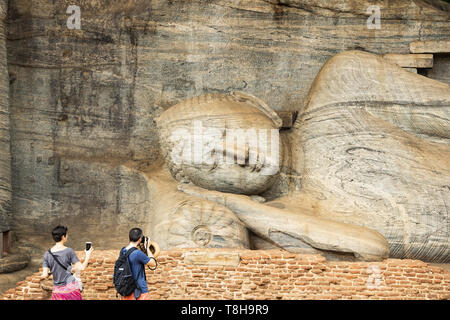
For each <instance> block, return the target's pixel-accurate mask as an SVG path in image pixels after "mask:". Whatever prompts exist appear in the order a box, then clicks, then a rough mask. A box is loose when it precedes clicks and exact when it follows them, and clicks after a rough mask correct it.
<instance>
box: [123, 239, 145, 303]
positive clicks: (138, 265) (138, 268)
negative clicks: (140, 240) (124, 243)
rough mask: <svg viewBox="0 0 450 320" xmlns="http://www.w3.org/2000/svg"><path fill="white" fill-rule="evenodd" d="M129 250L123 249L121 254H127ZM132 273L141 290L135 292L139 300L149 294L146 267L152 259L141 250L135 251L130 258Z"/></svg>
mask: <svg viewBox="0 0 450 320" xmlns="http://www.w3.org/2000/svg"><path fill="white" fill-rule="evenodd" d="M127 251H128V250H127V249H126V248H123V249H122V251H121V254H126V253H127ZM128 261H129V262H130V267H131V273H132V274H133V278H134V280H136V281H137V284H138V286H139V288H137V289H136V290H135V291H134V296H135V298H136V299H137V298H138V297H139V296H140V295H141V293H147V292H148V286H147V280H146V279H145V265H146V264H147V263H148V262H149V261H150V258H149V257H148V256H147V255H146V254H145V253H143V252H142V251H141V250H134V251H133V252H132V253H131V254H130V255H129V256H128Z"/></svg>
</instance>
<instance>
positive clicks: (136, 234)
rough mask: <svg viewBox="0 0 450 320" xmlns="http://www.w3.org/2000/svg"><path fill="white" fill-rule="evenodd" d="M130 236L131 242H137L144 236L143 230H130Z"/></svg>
mask: <svg viewBox="0 0 450 320" xmlns="http://www.w3.org/2000/svg"><path fill="white" fill-rule="evenodd" d="M128 236H129V238H130V241H131V242H137V241H138V240H139V239H140V238H142V236H143V234H142V230H141V229H139V228H133V229H131V230H130V234H129V235H128Z"/></svg>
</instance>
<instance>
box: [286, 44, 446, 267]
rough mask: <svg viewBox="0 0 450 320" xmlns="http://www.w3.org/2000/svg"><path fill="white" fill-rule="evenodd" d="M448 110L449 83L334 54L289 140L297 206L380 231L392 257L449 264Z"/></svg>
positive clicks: (359, 55) (371, 58)
mask: <svg viewBox="0 0 450 320" xmlns="http://www.w3.org/2000/svg"><path fill="white" fill-rule="evenodd" d="M381 79H382V80H381ZM449 104H450V87H449V85H447V84H445V83H442V82H438V81H435V80H432V79H428V78H426V77H423V76H420V75H417V74H414V73H411V72H408V71H405V70H403V69H402V68H400V67H397V66H395V65H393V64H390V63H386V62H385V61H384V60H383V59H382V58H381V57H378V56H375V55H372V54H369V53H364V52H358V51H351V52H344V53H341V54H338V55H336V56H335V57H333V58H332V59H330V60H329V61H328V62H327V63H326V64H325V65H324V67H323V68H322V70H321V72H320V73H319V75H318V76H317V78H316V80H315V82H314V84H313V86H312V88H311V92H310V94H309V97H308V99H307V103H306V105H305V108H304V109H303V110H302V111H301V113H300V114H299V117H298V118H297V121H296V123H295V125H294V128H293V130H292V132H291V135H290V136H289V139H290V141H291V146H292V149H293V151H292V155H293V158H294V160H293V163H292V164H291V165H292V166H293V167H294V168H297V170H300V171H301V172H302V189H301V191H300V193H296V192H295V194H297V195H298V196H299V197H296V198H295V199H296V201H297V202H296V203H299V204H301V205H302V206H305V208H309V209H310V210H312V211H313V212H315V214H317V215H319V216H324V217H327V218H332V219H336V220H337V221H341V222H346V223H354V224H358V225H361V226H366V227H370V228H373V229H375V230H377V231H378V232H380V233H381V234H383V235H384V236H385V237H386V239H387V240H388V242H389V243H390V249H391V256H392V257H398V258H418V259H423V260H429V261H443V262H446V261H447V262H448V261H449V260H448V259H449V257H450V254H449V253H450V245H449V223H450V221H449V219H448V205H447V203H448V200H449V199H450V188H449V187H448V181H450V162H449V159H450V147H449V141H450V140H449V139H450V136H449V132H450V122H449V118H450V117H449V113H450V108H449Z"/></svg>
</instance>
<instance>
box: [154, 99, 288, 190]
mask: <svg viewBox="0 0 450 320" xmlns="http://www.w3.org/2000/svg"><path fill="white" fill-rule="evenodd" d="M157 124H158V127H159V130H160V133H159V135H160V143H161V148H162V150H163V155H164V158H165V160H166V163H167V165H168V167H169V170H170V172H171V174H172V175H173V177H174V178H175V179H177V180H178V181H183V180H189V181H191V182H193V183H194V184H196V185H198V186H200V187H203V188H206V189H210V190H218V191H222V192H232V193H240V194H259V193H261V192H263V191H265V190H267V189H268V188H269V187H270V186H271V185H272V183H273V181H274V178H275V177H276V175H277V174H278V169H279V163H280V158H281V155H280V150H281V148H279V144H280V140H279V135H278V130H279V128H280V127H281V120H280V118H279V117H278V116H277V115H276V113H275V112H274V111H273V110H271V109H270V108H269V107H268V106H267V105H265V104H264V103H263V102H262V101H260V100H259V99H257V98H255V97H253V96H249V95H246V94H243V93H233V94H231V95H223V94H208V95H203V96H199V97H195V98H192V99H189V100H186V101H184V102H181V103H179V104H177V105H175V106H172V107H171V108H169V109H168V110H166V111H165V112H164V113H163V114H162V115H161V117H160V118H159V119H158V121H157Z"/></svg>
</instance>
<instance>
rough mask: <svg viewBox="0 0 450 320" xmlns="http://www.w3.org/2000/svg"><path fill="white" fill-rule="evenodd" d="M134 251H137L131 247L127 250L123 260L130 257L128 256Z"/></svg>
mask: <svg viewBox="0 0 450 320" xmlns="http://www.w3.org/2000/svg"><path fill="white" fill-rule="evenodd" d="M125 248H126V247H123V248H122V250H121V251H123V249H125ZM135 250H137V248H136V247H132V248H130V249H128V250H127V253H125V258H127V259H128V257H129V256H130V254H131V253H132V252H133V251H135Z"/></svg>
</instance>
